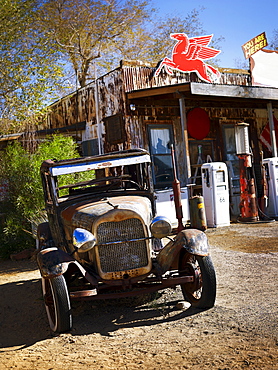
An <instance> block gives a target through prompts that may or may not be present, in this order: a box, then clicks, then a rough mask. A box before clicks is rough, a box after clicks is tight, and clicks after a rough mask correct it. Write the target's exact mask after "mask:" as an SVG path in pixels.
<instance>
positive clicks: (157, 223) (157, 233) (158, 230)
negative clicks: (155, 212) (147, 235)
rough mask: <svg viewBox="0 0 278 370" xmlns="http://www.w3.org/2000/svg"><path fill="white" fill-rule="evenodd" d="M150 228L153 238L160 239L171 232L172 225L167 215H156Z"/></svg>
mask: <svg viewBox="0 0 278 370" xmlns="http://www.w3.org/2000/svg"><path fill="white" fill-rule="evenodd" d="M150 229H151V233H152V235H153V236H154V237H155V238H159V239H161V238H164V237H165V236H167V235H170V234H171V231H172V225H171V222H170V221H169V220H168V218H167V217H164V216H157V217H155V218H154V219H153V220H152V223H151V225H150Z"/></svg>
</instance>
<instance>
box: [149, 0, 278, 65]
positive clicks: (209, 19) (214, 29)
mask: <svg viewBox="0 0 278 370" xmlns="http://www.w3.org/2000/svg"><path fill="white" fill-rule="evenodd" d="M152 4H153V6H154V7H155V8H157V9H159V15H161V16H163V15H164V14H177V15H180V16H182V15H187V14H188V13H189V12H190V11H191V10H192V9H194V8H195V9H199V8H200V7H204V8H205V9H204V10H203V11H201V12H200V20H201V22H202V24H203V29H204V30H205V31H206V34H212V33H213V34H214V35H215V37H220V36H223V37H224V38H225V40H224V41H222V42H221V54H219V59H220V63H219V66H220V67H225V68H239V65H238V61H240V62H242V63H243V62H244V61H245V58H244V56H243V52H242V49H241V45H243V44H244V43H245V42H247V41H249V40H250V39H252V38H253V37H255V36H257V35H259V34H260V33H262V32H266V36H267V40H268V42H270V41H271V39H272V38H273V31H274V30H275V29H278V0H262V1H258V0H203V1H199V0H192V1H190V0H189V1H188V0H152ZM188 36H191V35H188ZM266 49H267V47H266Z"/></svg>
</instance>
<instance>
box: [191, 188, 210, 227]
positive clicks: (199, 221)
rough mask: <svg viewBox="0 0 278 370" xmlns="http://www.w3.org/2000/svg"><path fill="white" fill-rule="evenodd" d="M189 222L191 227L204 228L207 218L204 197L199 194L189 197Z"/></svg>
mask: <svg viewBox="0 0 278 370" xmlns="http://www.w3.org/2000/svg"><path fill="white" fill-rule="evenodd" d="M189 211H190V223H191V227H192V228H193V229H198V230H202V231H204V230H206V229H207V220H206V212H205V205H204V198H203V197H202V196H201V195H196V196H193V197H191V198H190V199H189Z"/></svg>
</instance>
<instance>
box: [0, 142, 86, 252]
mask: <svg viewBox="0 0 278 370" xmlns="http://www.w3.org/2000/svg"><path fill="white" fill-rule="evenodd" d="M74 157H79V154H78V152H77V146H76V144H75V142H74V141H73V139H72V138H71V137H64V136H61V135H54V136H53V137H51V138H48V140H47V141H45V142H43V143H42V144H40V145H39V146H38V149H37V151H36V152H35V153H29V152H27V151H26V150H24V149H23V148H22V146H21V145H20V143H18V142H16V143H13V144H11V145H9V146H8V147H7V150H6V151H5V153H3V154H2V155H1V157H0V165H1V166H0V182H1V183H4V182H7V183H8V199H6V200H5V201H4V202H0V212H1V213H2V214H4V220H3V221H2V224H1V229H2V230H1V231H2V232H1V234H0V243H1V248H0V257H2V258H7V257H8V256H9V255H10V253H11V252H17V251H21V250H23V249H25V248H30V247H34V245H35V243H34V238H33V237H32V228H31V221H34V220H36V219H37V218H38V217H40V216H41V215H42V210H43V208H44V198H43V190H42V185H41V177H40V166H41V164H42V162H43V161H44V160H46V159H58V160H61V159H68V158H74Z"/></svg>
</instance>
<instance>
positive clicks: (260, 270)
mask: <svg viewBox="0 0 278 370" xmlns="http://www.w3.org/2000/svg"><path fill="white" fill-rule="evenodd" d="M207 236H208V239H209V243H210V245H211V255H212V259H213V263H214V266H215V269H216V274H217V283H218V288H217V299H216V305H215V307H214V308H212V309H210V310H207V311H196V310H193V309H192V308H190V307H189V308H188V309H185V310H179V309H177V308H176V304H177V302H179V301H181V300H182V296H181V292H180V291H179V290H177V291H172V290H167V291H165V293H164V294H163V295H162V296H161V297H159V298H158V299H156V300H154V301H152V302H149V303H147V304H145V305H143V306H139V307H132V305H128V306H127V305H126V304H121V303H120V302H115V301H114V302H111V303H110V304H107V303H101V302H98V303H92V302H86V303H82V304H81V303H75V304H74V307H73V330H72V331H71V332H70V333H67V334H62V335H60V336H52V335H51V333H50V331H49V328H48V323H47V319H46V314H45V311H44V307H43V302H42V299H41V287H40V279H39V272H38V271H37V269H36V264H35V263H34V262H33V261H30V260H28V261H21V262H15V261H0V313H1V315H0V370H3V369H20V370H21V369H28V370H29V369H36V370H77V369H78V370H85V369H86V370H87V369H97V370H98V369H104V370H105V369H112V370H113V369H115V370H118V369H121V370H124V369H128V370H135V369H136V370H137V369H141V370H145V369H148V370H153V369H159V370H166V369H167V370H169V369H173V370H176V369H205V370H206V369H219V370H220V369H221V370H224V369H229V370H230V369H254V370H255V369H256V370H258V369H278V323H277V321H278V304H277V301H278V299H277V298H278V287H277V282H278V222H274V223H268V224H233V225H231V226H230V227H225V228H217V229H210V230H208V232H207Z"/></svg>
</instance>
